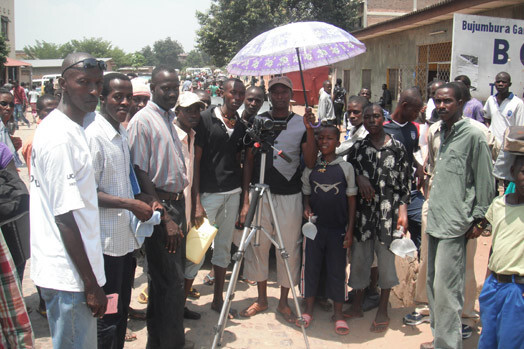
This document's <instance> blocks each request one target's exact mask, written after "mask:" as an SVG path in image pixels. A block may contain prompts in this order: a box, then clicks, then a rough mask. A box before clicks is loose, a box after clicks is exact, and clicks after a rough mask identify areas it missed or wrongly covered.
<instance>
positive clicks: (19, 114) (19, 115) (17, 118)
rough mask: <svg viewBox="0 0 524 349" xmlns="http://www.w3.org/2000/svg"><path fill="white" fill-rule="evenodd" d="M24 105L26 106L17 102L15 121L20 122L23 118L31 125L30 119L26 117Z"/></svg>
mask: <svg viewBox="0 0 524 349" xmlns="http://www.w3.org/2000/svg"><path fill="white" fill-rule="evenodd" d="M23 107H24V106H23V105H22V104H15V111H14V117H15V121H16V123H17V124H18V121H20V119H22V121H23V122H25V123H26V124H27V125H29V121H28V120H27V119H26V118H25V115H24V108H23Z"/></svg>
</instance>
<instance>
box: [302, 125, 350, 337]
mask: <svg viewBox="0 0 524 349" xmlns="http://www.w3.org/2000/svg"><path fill="white" fill-rule="evenodd" d="M339 138H340V131H339V129H338V128H337V127H336V126H331V125H330V126H324V127H322V128H321V129H320V131H319V132H318V135H317V146H318V149H319V150H320V153H321V156H320V157H319V158H318V160H317V163H316V165H315V167H314V168H313V169H309V168H306V169H305V170H304V172H303V174H302V193H303V194H304V217H305V218H306V219H309V218H310V217H311V216H313V215H317V216H318V220H317V227H318V233H317V235H316V237H315V238H314V239H310V238H306V239H304V247H303V249H304V261H303V265H304V267H303V271H302V275H303V279H304V280H303V284H302V292H303V295H304V297H305V298H306V310H305V311H304V313H303V314H302V316H303V318H304V320H305V321H306V325H305V327H308V326H309V324H310V322H311V320H312V319H313V316H312V315H313V308H314V304H315V296H317V290H318V288H319V279H320V274H321V271H322V264H323V262H324V263H325V264H326V273H327V275H326V285H325V286H326V290H325V295H326V296H327V297H328V298H331V299H332V300H333V302H334V304H335V306H334V310H335V314H334V319H335V332H336V333H337V334H340V335H346V334H348V333H349V327H348V325H347V323H346V321H345V320H344V316H343V314H342V305H343V304H344V300H345V293H346V290H345V283H346V280H345V279H346V270H345V269H346V268H345V266H346V249H347V248H349V247H350V246H351V243H352V242H353V227H354V225H355V210H356V195H357V191H358V189H357V187H356V185H355V172H354V171H353V166H352V165H351V164H350V163H348V162H346V161H344V160H343V159H342V157H339V156H337V155H336V154H335V149H336V147H337V146H338V145H340V142H339ZM297 326H300V323H298V322H297Z"/></svg>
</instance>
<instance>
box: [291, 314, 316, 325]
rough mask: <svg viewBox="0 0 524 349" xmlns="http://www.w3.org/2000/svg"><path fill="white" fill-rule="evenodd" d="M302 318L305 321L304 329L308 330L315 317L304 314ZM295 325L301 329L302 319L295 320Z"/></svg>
mask: <svg viewBox="0 0 524 349" xmlns="http://www.w3.org/2000/svg"><path fill="white" fill-rule="evenodd" d="M302 318H303V319H304V328H308V327H309V324H311V321H313V316H312V315H310V314H308V313H302ZM295 325H297V326H298V327H301V324H300V319H296V320H295Z"/></svg>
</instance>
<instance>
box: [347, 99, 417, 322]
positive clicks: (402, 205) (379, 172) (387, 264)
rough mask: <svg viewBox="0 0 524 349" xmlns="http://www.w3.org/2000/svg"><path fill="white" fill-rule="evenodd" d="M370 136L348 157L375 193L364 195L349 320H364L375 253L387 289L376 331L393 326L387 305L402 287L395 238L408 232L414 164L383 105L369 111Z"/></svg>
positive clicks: (383, 290)
mask: <svg viewBox="0 0 524 349" xmlns="http://www.w3.org/2000/svg"><path fill="white" fill-rule="evenodd" d="M363 114H364V117H363V118H364V127H365V128H366V130H367V131H368V132H369V134H368V135H367V136H366V138H364V139H362V140H359V141H357V142H356V143H355V145H354V146H353V148H352V149H351V152H350V153H349V155H348V159H350V161H351V164H352V165H353V166H354V168H355V174H356V175H357V176H358V175H364V176H366V177H367V178H369V181H370V183H371V185H372V187H373V192H374V193H362V192H360V193H359V196H358V203H357V208H358V210H357V215H356V229H355V238H356V239H355V241H354V243H353V245H352V248H351V254H352V262H351V272H350V277H349V286H351V287H352V288H354V289H356V290H357V292H356V296H355V300H354V301H353V304H352V307H351V308H350V309H348V310H347V311H346V312H345V316H346V317H348V318H353V317H362V316H363V312H362V303H363V300H364V288H366V287H367V286H368V284H369V276H370V270H371V265H372V263H373V252H375V253H376V255H377V258H378V270H379V279H378V285H379V286H380V289H381V294H380V302H379V308H378V311H377V315H376V317H375V320H374V321H373V324H372V326H371V329H370V330H371V332H384V331H386V330H387V328H388V326H389V317H388V314H387V306H388V300H389V294H390V292H391V288H392V287H393V286H395V285H397V284H398V278H397V273H396V270H395V255H394V254H393V253H392V252H391V251H389V245H390V244H391V242H392V241H393V239H395V237H393V234H392V232H393V230H396V229H399V228H400V227H403V228H404V231H407V225H408V217H407V205H408V204H409V201H410V188H411V166H410V165H409V162H408V156H407V154H406V149H405V148H404V146H403V145H402V143H400V142H399V141H397V140H395V139H394V138H392V137H391V136H390V135H388V134H387V133H386V132H385V131H384V129H383V123H384V114H383V111H382V108H381V107H380V106H379V105H378V104H371V105H369V106H367V107H366V108H364V111H363Z"/></svg>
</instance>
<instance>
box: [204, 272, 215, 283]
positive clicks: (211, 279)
mask: <svg viewBox="0 0 524 349" xmlns="http://www.w3.org/2000/svg"><path fill="white" fill-rule="evenodd" d="M204 284H205V285H208V286H213V285H214V284H215V277H214V276H211V275H209V274H207V275H206V276H204Z"/></svg>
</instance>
